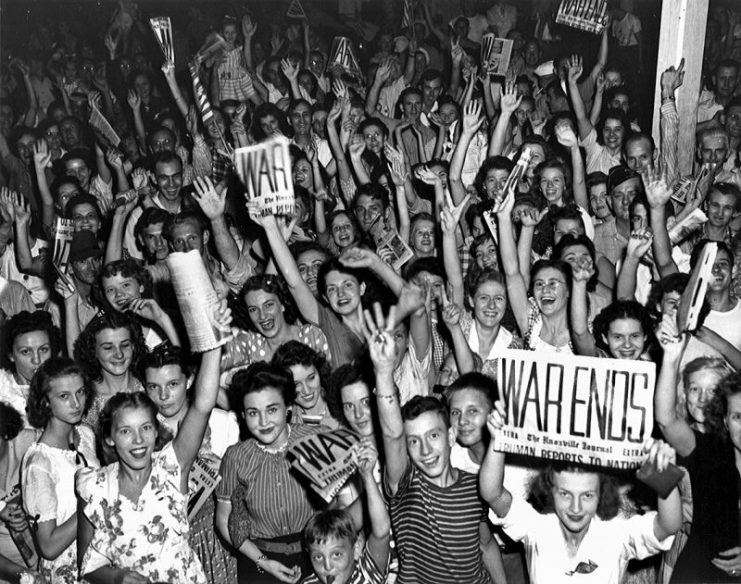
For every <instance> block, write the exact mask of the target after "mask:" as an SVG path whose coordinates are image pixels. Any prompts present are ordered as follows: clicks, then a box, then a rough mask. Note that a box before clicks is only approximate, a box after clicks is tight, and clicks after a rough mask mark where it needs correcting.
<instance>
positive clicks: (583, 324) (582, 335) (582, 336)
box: [569, 258, 597, 357]
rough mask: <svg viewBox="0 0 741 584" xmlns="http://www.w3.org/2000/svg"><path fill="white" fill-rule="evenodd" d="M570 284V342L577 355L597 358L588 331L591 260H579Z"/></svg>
mask: <svg viewBox="0 0 741 584" xmlns="http://www.w3.org/2000/svg"><path fill="white" fill-rule="evenodd" d="M572 272H573V274H572V284H571V311H570V314H569V320H570V324H571V340H572V341H573V343H574V350H575V352H576V354H577V355H586V356H588V357H596V356H597V346H596V344H595V342H594V335H593V334H592V331H590V330H589V323H588V321H589V296H588V294H587V282H589V280H590V278H591V277H592V276H593V275H594V265H593V264H592V260H591V258H584V259H581V260H579V263H578V264H577V265H576V266H575V267H573V270H572Z"/></svg>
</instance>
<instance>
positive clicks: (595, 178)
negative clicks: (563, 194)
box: [586, 171, 607, 189]
mask: <svg viewBox="0 0 741 584" xmlns="http://www.w3.org/2000/svg"><path fill="white" fill-rule="evenodd" d="M586 182H587V189H591V188H592V187H595V186H597V185H605V186H607V175H606V174H605V173H604V172H600V171H596V172H590V173H589V174H588V175H587V180H586Z"/></svg>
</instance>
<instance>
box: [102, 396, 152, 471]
mask: <svg viewBox="0 0 741 584" xmlns="http://www.w3.org/2000/svg"><path fill="white" fill-rule="evenodd" d="M106 442H107V443H108V445H109V446H113V447H114V448H115V450H116V454H117V455H118V460H119V461H120V462H121V464H123V465H125V466H127V467H128V468H131V469H134V470H144V469H146V468H147V467H148V466H149V465H150V464H151V461H152V454H153V453H154V447H155V444H156V442H157V422H156V420H155V419H154V418H153V416H152V413H151V412H150V411H149V410H148V409H147V408H143V407H124V408H121V409H119V410H118V411H117V412H115V413H114V415H113V419H112V421H111V435H110V436H109V437H108V438H106Z"/></svg>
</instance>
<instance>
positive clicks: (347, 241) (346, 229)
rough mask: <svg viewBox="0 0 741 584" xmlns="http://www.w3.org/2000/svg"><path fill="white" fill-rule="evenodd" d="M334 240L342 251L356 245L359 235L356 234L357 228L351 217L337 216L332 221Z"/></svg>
mask: <svg viewBox="0 0 741 584" xmlns="http://www.w3.org/2000/svg"><path fill="white" fill-rule="evenodd" d="M330 228H331V230H332V239H333V240H334V242H335V245H336V246H337V247H339V248H340V249H345V248H346V247H348V246H349V245H352V244H353V243H355V239H356V238H357V233H356V232H355V226H354V225H353V222H352V221H351V220H350V217H348V216H347V215H344V214H340V215H337V216H336V217H335V218H334V219H332V225H331V226H330Z"/></svg>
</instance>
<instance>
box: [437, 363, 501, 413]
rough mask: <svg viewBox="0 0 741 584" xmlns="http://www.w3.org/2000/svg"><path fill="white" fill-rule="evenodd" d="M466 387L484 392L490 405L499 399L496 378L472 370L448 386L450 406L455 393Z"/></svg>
mask: <svg viewBox="0 0 741 584" xmlns="http://www.w3.org/2000/svg"><path fill="white" fill-rule="evenodd" d="M464 389H472V390H474V391H478V392H479V393H481V394H483V396H484V397H485V398H486V402H487V403H488V404H489V406H490V407H493V406H494V402H495V401H497V400H498V399H499V390H498V389H497V382H496V381H495V380H494V378H493V377H491V376H489V375H485V374H483V373H479V372H477V371H471V372H469V373H464V374H463V375H461V376H460V377H459V378H458V379H456V380H455V381H454V382H453V383H451V384H450V385H449V386H448V389H447V390H446V399H447V403H448V407H450V398H451V397H452V396H453V394H454V393H455V392H457V391H462V390H464Z"/></svg>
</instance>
